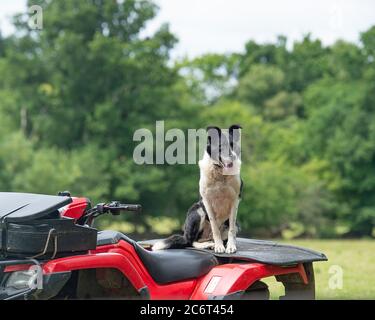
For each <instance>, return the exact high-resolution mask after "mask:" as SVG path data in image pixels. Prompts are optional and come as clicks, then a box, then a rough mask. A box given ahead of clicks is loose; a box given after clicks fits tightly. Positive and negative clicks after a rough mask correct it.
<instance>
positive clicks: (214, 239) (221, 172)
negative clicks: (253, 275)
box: [152, 125, 243, 254]
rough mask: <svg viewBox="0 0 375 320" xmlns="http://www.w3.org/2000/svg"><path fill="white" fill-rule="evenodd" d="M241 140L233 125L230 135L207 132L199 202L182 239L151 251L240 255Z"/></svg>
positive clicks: (160, 244)
mask: <svg viewBox="0 0 375 320" xmlns="http://www.w3.org/2000/svg"><path fill="white" fill-rule="evenodd" d="M240 139H241V126H239V125H232V126H231V127H230V128H229V129H228V135H226V134H224V132H223V131H222V130H221V129H220V128H218V127H208V128H207V146H206V150H205V153H204V156H203V158H202V160H200V161H199V168H200V180H199V193H200V200H199V201H198V202H197V203H194V204H193V205H192V206H191V207H190V209H189V210H188V212H187V216H186V220H185V224H184V228H183V229H184V233H183V235H172V236H170V237H169V238H167V239H165V240H162V241H158V242H156V243H155V244H154V245H153V247H152V250H154V251H155V250H163V249H181V248H186V247H195V248H198V249H214V251H215V252H216V253H224V252H225V253H229V254H230V253H234V252H236V251H237V248H236V235H237V231H238V226H237V221H236V220H237V211H238V205H239V202H240V200H241V197H242V191H243V181H242V179H241V177H240V169H241V160H240ZM224 241H226V247H225V246H224Z"/></svg>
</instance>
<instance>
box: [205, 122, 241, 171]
mask: <svg viewBox="0 0 375 320" xmlns="http://www.w3.org/2000/svg"><path fill="white" fill-rule="evenodd" d="M240 144H241V126H240V125H237V124H234V125H232V126H230V127H229V129H220V128H219V127H213V126H210V127H207V148H206V151H207V154H208V155H209V157H210V159H211V160H212V162H213V164H214V165H215V166H218V167H221V168H223V169H227V170H228V169H231V168H233V166H234V164H235V163H236V162H238V161H239V158H240V152H241V146H240Z"/></svg>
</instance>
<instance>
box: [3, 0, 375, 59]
mask: <svg viewBox="0 0 375 320" xmlns="http://www.w3.org/2000/svg"><path fill="white" fill-rule="evenodd" d="M61 1H63V0H61ZM77 1H79V0H77ZM156 2H157V3H158V4H159V6H160V7H161V10H160V12H159V15H158V16H157V18H156V19H154V20H153V21H151V22H150V23H149V25H148V28H147V30H146V31H145V33H146V34H148V33H152V32H153V31H155V30H156V29H157V27H158V26H160V24H161V23H163V22H169V23H170V27H171V30H172V32H173V33H174V34H176V35H177V37H178V38H179V44H178V45H177V47H176V49H175V50H174V53H173V55H174V57H181V56H183V55H186V54H187V55H188V56H190V57H192V56H196V55H199V54H202V53H207V52H233V51H241V50H243V48H244V44H245V43H246V42H247V41H248V40H249V39H254V40H256V41H259V42H269V41H274V40H275V39H276V36H277V35H279V34H283V35H286V36H287V37H288V39H289V40H291V42H292V41H294V40H297V39H301V37H302V35H303V34H306V33H307V32H311V33H312V35H313V37H317V38H320V39H322V40H323V42H324V43H325V44H330V43H332V42H334V41H335V40H337V39H338V38H341V39H345V40H349V41H357V40H358V35H359V32H361V31H365V30H367V29H368V28H369V27H370V26H372V25H375V0H314V1H308V0H257V1H255V0H156ZM25 5H26V0H1V1H0V28H1V31H2V33H3V34H9V33H10V32H12V27H11V25H10V23H9V22H8V19H7V18H8V17H9V16H11V15H12V14H14V13H15V12H19V11H24V10H25ZM44 14H47V13H44Z"/></svg>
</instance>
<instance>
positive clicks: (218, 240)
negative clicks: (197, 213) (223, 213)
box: [202, 198, 225, 253]
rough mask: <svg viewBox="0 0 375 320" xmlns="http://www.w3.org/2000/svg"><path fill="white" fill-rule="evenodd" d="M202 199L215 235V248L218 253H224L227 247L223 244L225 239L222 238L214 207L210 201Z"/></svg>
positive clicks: (213, 235)
mask: <svg viewBox="0 0 375 320" xmlns="http://www.w3.org/2000/svg"><path fill="white" fill-rule="evenodd" d="M202 201H203V204H204V206H205V208H206V212H207V215H208V218H209V219H210V225H211V230H212V237H213V240H214V243H215V247H214V250H215V252H216V253H224V252H225V247H224V244H223V240H222V239H221V234H220V230H219V227H218V225H217V222H216V219H215V215H214V213H213V210H212V207H211V205H210V203H209V202H208V201H207V200H205V199H204V198H203V199H202Z"/></svg>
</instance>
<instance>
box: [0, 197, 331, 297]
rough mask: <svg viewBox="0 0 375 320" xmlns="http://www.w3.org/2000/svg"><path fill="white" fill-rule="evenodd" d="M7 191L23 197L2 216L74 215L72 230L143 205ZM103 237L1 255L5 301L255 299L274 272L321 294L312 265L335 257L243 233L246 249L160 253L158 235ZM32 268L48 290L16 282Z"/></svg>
mask: <svg viewBox="0 0 375 320" xmlns="http://www.w3.org/2000/svg"><path fill="white" fill-rule="evenodd" d="M2 195H3V196H6V198H7V199H9V196H10V197H11V198H12V199H13V200H15V201H14V203H12V201H8V202H7V204H6V205H4V206H2V207H1V208H0V214H1V215H2V218H4V217H7V218H10V214H12V213H13V212H14V213H16V212H17V214H16V215H14V218H16V220H13V221H12V223H20V224H24V223H25V224H29V223H30V224H31V225H32V224H33V223H34V222H35V221H38V219H43V220H46V219H51V225H52V226H56V224H55V222H54V221H55V220H58V219H59V218H60V219H62V220H64V219H68V220H70V223H71V224H77V225H76V226H73V225H72V227H71V229H72V230H75V228H76V227H79V228H86V222H87V221H91V222H92V220H88V219H87V217H89V218H92V217H93V216H95V217H96V216H97V215H98V214H102V213H103V212H111V213H113V214H115V213H116V214H117V213H118V212H119V210H129V211H136V210H138V209H139V206H138V205H121V204H118V203H115V204H111V205H103V204H100V205H97V206H96V207H94V208H91V205H90V202H89V201H88V200H87V199H85V198H70V197H69V196H60V197H52V198H50V197H49V196H46V198H44V197H43V196H42V197H40V196H39V195H26V196H25V199H23V196H24V195H23V194H16V195H9V194H7V195H4V194H2ZM0 196H1V194H0ZM44 201H46V202H45V203H44ZM28 203H29V204H28ZM27 207H29V209H26V208H27ZM124 208H125V209H124ZM103 210H104V211H103ZM21 213H22V214H21ZM2 220H3V221H5V223H9V220H8V221H6V220H4V219H2ZM33 221H34V222H33ZM46 224H47V225H49V222H46ZM88 226H91V224H90V223H88ZM72 230H70V231H69V230H68V232H67V234H68V235H69V234H70V232H71V231H72ZM93 230H94V229H93ZM64 234H65V233H64ZM3 235H4V234H3ZM5 235H7V234H5ZM5 238H6V237H5ZM96 238H97V241H96V242H95V244H94V245H93V246H92V244H90V246H91V247H90V248H87V251H84V252H81V253H80V252H71V253H69V254H64V255H62V256H55V257H51V256H49V255H48V254H47V255H45V256H40V257H38V258H37V259H34V258H27V257H24V258H21V259H10V258H6V257H5V258H4V257H3V258H0V299H98V298H105V299H108V298H116V299H124V298H130V299H168V300H171V299H183V300H185V299H199V300H200V299H204V300H205V299H253V298H254V296H255V295H254V293H256V294H258V296H261V297H262V298H267V297H268V296H269V294H267V292H268V289H267V286H266V285H265V284H264V283H263V282H261V281H260V280H261V279H263V278H266V277H270V276H274V277H275V278H276V279H277V281H280V282H282V283H283V285H284V287H285V293H286V297H285V298H293V299H314V297H315V284H314V273H313V268H312V263H313V262H316V261H325V260H327V258H326V257H325V255H324V254H321V253H318V252H315V251H312V250H308V249H304V248H299V247H294V246H288V245H281V244H277V243H275V242H272V241H262V240H250V239H243V238H239V239H238V251H237V252H236V253H234V254H230V255H228V254H216V253H214V252H213V251H211V250H198V249H193V248H191V249H170V250H161V251H156V252H153V251H150V250H149V249H150V247H151V245H152V244H153V243H154V242H155V241H156V240H149V241H142V242H136V241H134V240H132V239H130V238H129V237H127V236H126V235H124V234H122V233H120V232H116V231H103V232H99V233H98V234H97V235H96V234H95V239H96ZM3 239H4V237H2V240H3ZM90 243H91V240H90ZM47 244H48V242H47ZM46 248H48V247H47V246H46ZM70 249H72V248H70ZM73 249H74V248H73ZM48 252H49V251H48V250H47V253H48ZM30 267H37V268H38V270H40V275H41V279H42V287H41V288H40V287H32V288H26V289H20V288H15V287H9V283H10V282H11V280H12V277H15V276H18V274H20V275H21V276H22V277H24V276H25V274H23V272H24V271H28V270H30ZM26 273H27V272H26ZM259 293H261V294H260V295H259Z"/></svg>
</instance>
